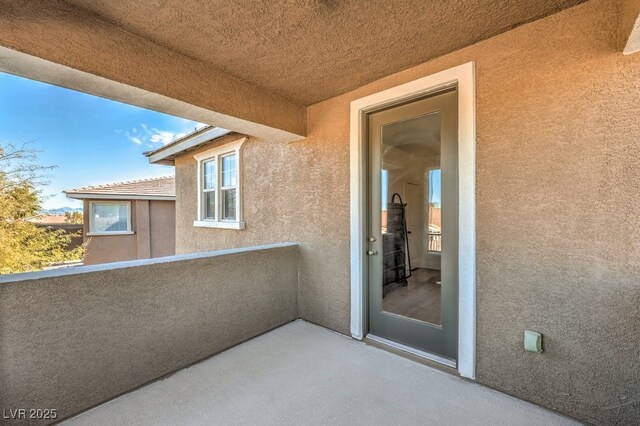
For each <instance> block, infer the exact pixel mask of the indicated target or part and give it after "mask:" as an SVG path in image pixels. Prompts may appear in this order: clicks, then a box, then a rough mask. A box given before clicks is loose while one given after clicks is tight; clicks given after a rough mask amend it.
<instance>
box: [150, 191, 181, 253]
mask: <svg viewBox="0 0 640 426" xmlns="http://www.w3.org/2000/svg"><path fill="white" fill-rule="evenodd" d="M149 238H150V244H151V257H162V256H171V255H174V254H175V252H176V202H175V201H159V200H151V201H149Z"/></svg>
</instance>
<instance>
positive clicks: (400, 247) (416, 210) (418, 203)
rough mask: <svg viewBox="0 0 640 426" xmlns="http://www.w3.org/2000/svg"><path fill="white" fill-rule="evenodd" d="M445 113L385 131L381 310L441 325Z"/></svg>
mask: <svg viewBox="0 0 640 426" xmlns="http://www.w3.org/2000/svg"><path fill="white" fill-rule="evenodd" d="M440 133H441V113H439V112H435V113H432V114H428V115H423V116H419V117H416V118H412V119H408V120H404V121H398V122H393V123H389V124H385V125H383V126H382V129H381V143H382V147H381V148H382V149H381V161H382V164H381V169H382V174H381V190H380V196H381V200H382V206H381V208H382V209H381V228H382V229H381V230H382V253H381V254H382V256H381V257H382V260H383V291H382V293H383V299H382V305H383V310H384V311H386V312H389V313H392V314H396V315H401V316H403V317H408V318H412V319H415V320H420V321H424V322H427V323H431V324H434V325H440V324H441V310H442V307H441V306H442V302H441V291H440V290H441V272H440V271H441V263H440V256H441V254H440V251H441V243H442V232H441V225H440V220H441V219H440V211H441V199H440V198H441V195H440V193H441V182H440V151H441V149H440Z"/></svg>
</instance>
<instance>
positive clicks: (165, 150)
mask: <svg viewBox="0 0 640 426" xmlns="http://www.w3.org/2000/svg"><path fill="white" fill-rule="evenodd" d="M230 133H232V131H231V130H227V129H222V128H219V127H209V128H205V129H203V130H201V131H199V132H196V133H192V134H191V135H188V136H185V137H184V138H182V139H181V140H179V141H177V142H175V143H172V144H169V145H166V146H164V147H162V148H159V149H157V150H155V151H151V152H147V153H145V156H147V158H149V163H151V164H167V165H174V164H175V158H176V156H177V155H179V154H181V153H183V152H184V151H187V150H189V149H192V148H195V147H197V146H198V145H201V144H203V143H207V142H210V141H212V140H214V139H218V138H221V137H222V136H226V135H228V134H230Z"/></svg>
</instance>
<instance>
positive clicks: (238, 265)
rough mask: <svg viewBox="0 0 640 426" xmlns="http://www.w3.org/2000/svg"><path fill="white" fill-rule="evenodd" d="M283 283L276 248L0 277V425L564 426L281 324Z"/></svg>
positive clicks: (289, 300) (293, 250) (287, 316)
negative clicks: (51, 415)
mask: <svg viewBox="0 0 640 426" xmlns="http://www.w3.org/2000/svg"><path fill="white" fill-rule="evenodd" d="M297 273H298V247H297V245H295V244H290V243H284V244H276V245H270V246H261V247H253V248H246V249H236V250H228V251H219V252H210V253H200V254H194V255H182V256H172V257H167V258H159V259H152V260H145V261H135V262H121V263H116V264H110V265H101V266H89V267H81V268H77V269H75V270H54V271H46V272H40V273H35V274H23V275H14V276H8V277H2V281H3V282H2V284H1V285H0V293H1V294H0V296H1V297H0V301H1V306H0V312H1V315H2V322H1V323H0V324H1V325H2V328H1V329H0V332H1V334H0V336H1V338H2V343H3V344H2V346H1V357H0V359H1V360H2V361H1V363H0V375H1V378H2V383H3V392H2V394H1V395H0V406H2V407H3V408H4V409H5V411H4V412H3V417H4V418H3V420H4V421H5V422H8V423H9V424H46V423H50V422H51V421H52V420H51V419H50V420H41V421H34V420H30V419H15V418H14V419H11V418H7V417H10V416H11V415H12V414H15V412H10V411H8V409H19V408H27V409H29V408H41V409H55V410H56V415H57V418H56V419H55V421H59V420H61V419H68V420H67V422H66V423H68V424H91V425H95V424H212V423H216V424H328V423H332V424H334V423H336V424H372V423H384V424H425V423H427V424H496V425H497V424H515V423H520V424H531V425H537V424H548V425H569V424H575V422H574V421H572V420H570V419H568V418H565V417H561V416H559V415H557V414H555V413H552V412H550V411H547V410H545V409H542V408H539V407H537V406H534V405H531V404H528V403H526V402H523V401H520V400H518V399H515V398H512V397H509V396H506V395H504V394H501V393H499V392H496V391H493V390H491V389H489V388H486V387H483V386H480V385H477V384H474V383H471V382H467V381H464V380H462V379H460V378H458V377H455V376H454V375H452V374H448V373H445V372H442V371H438V370H436V369H433V368H431V367H428V366H426V365H423V364H421V363H418V362H415V361H412V360H409V359H406V358H404V357H402V356H398V355H397V354H394V353H391V352H387V351H384V350H381V349H379V348H376V347H373V346H370V345H368V344H366V343H363V342H359V341H356V340H353V339H350V338H348V337H345V336H343V335H340V334H338V333H335V332H332V331H328V330H327V329H324V328H322V327H319V326H316V325H312V324H310V323H308V322H305V321H302V320H297V319H298V316H299V315H298V310H297V285H298V277H297ZM242 342H244V343H242ZM229 348H230V349H229ZM225 349H226V350H225ZM216 353H217V355H215V354H216ZM212 355H215V356H212ZM176 372H177V373H176ZM173 373H175V374H173ZM141 386H143V387H141ZM136 389H137V390H136ZM113 398H115V399H113ZM105 401H109V402H106V403H104V402H105ZM102 403H104V404H102ZM100 404H102V405H100ZM92 407H95V408H93V409H90V408H92ZM88 409H90V410H88ZM85 410H88V411H85ZM78 413H80V414H79V415H77V416H75V417H73V416H74V415H76V414H78Z"/></svg>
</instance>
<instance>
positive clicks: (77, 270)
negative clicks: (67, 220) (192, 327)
mask: <svg viewBox="0 0 640 426" xmlns="http://www.w3.org/2000/svg"><path fill="white" fill-rule="evenodd" d="M297 245H298V244H297V243H291V242H282V243H274V244H265V245H260V246H251V247H242V248H234V249H228V250H215V251H207V252H200V253H188V254H178V255H174V256H165V257H156V258H153V259H139V260H127V261H123V262H112V263H103V264H100V265H89V266H74V267H70V268H62V269H51V270H47V271H35V272H23V273H18V274H4V275H0V284H8V283H15V282H20V281H30V280H37V279H44V278H57V277H64V276H67V275H79V274H86V273H90V272H101V271H111V270H114V269H125V268H135V267H138V266H149V265H159V264H163V263H172V262H182V261H187V260H196V259H204V258H208V257H210V258H214V257H221V256H227V255H230V254H239V253H250V252H258V251H264V250H273V249H278V248H284V247H296V246H297Z"/></svg>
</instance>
